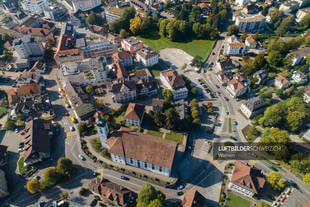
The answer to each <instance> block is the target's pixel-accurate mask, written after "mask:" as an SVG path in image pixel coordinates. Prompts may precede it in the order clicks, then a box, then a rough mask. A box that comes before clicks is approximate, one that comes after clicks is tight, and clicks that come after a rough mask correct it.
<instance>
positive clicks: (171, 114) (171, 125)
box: [165, 108, 180, 129]
mask: <svg viewBox="0 0 310 207" xmlns="http://www.w3.org/2000/svg"><path fill="white" fill-rule="evenodd" d="M165 117H166V128H167V129H175V128H176V127H177V125H178V122H179V120H180V116H179V114H178V112H177V111H176V110H175V108H169V109H167V110H166V111H165Z"/></svg>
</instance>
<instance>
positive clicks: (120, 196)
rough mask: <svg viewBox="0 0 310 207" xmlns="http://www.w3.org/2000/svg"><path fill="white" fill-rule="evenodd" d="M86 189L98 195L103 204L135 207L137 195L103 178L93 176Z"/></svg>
mask: <svg viewBox="0 0 310 207" xmlns="http://www.w3.org/2000/svg"><path fill="white" fill-rule="evenodd" d="M88 189H89V190H90V192H92V193H93V194H94V195H97V196H99V198H100V200H102V201H103V202H104V203H105V204H109V205H113V206H120V207H121V206H123V207H135V206H136V199H137V197H138V195H137V194H136V193H135V192H133V191H130V190H128V189H127V188H125V187H123V186H121V185H119V184H117V183H113V182H111V181H109V180H107V179H105V178H102V179H101V178H95V179H93V180H91V181H90V183H89V184H88Z"/></svg>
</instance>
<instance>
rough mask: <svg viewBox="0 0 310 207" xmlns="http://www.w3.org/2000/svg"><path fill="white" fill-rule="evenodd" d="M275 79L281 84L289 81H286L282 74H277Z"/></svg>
mask: <svg viewBox="0 0 310 207" xmlns="http://www.w3.org/2000/svg"><path fill="white" fill-rule="evenodd" d="M276 80H277V81H281V84H282V85H286V84H288V83H289V81H288V80H287V79H286V78H285V77H283V76H282V75H278V76H277V77H276Z"/></svg>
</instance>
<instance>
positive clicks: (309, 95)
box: [303, 85, 310, 104]
mask: <svg viewBox="0 0 310 207" xmlns="http://www.w3.org/2000/svg"><path fill="white" fill-rule="evenodd" d="M303 98H304V101H305V102H306V103H308V104H309V103H310V85H309V86H307V87H306V88H305V90H304V95H303Z"/></svg>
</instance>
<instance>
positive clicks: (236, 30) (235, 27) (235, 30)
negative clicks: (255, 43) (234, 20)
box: [227, 24, 239, 36]
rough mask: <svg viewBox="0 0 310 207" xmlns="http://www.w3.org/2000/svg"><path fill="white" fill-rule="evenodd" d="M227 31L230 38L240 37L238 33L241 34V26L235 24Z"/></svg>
mask: <svg viewBox="0 0 310 207" xmlns="http://www.w3.org/2000/svg"><path fill="white" fill-rule="evenodd" d="M227 31H228V32H227V35H228V36H231V35H238V33H239V26H238V25H235V24H232V25H229V26H228V28H227Z"/></svg>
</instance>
